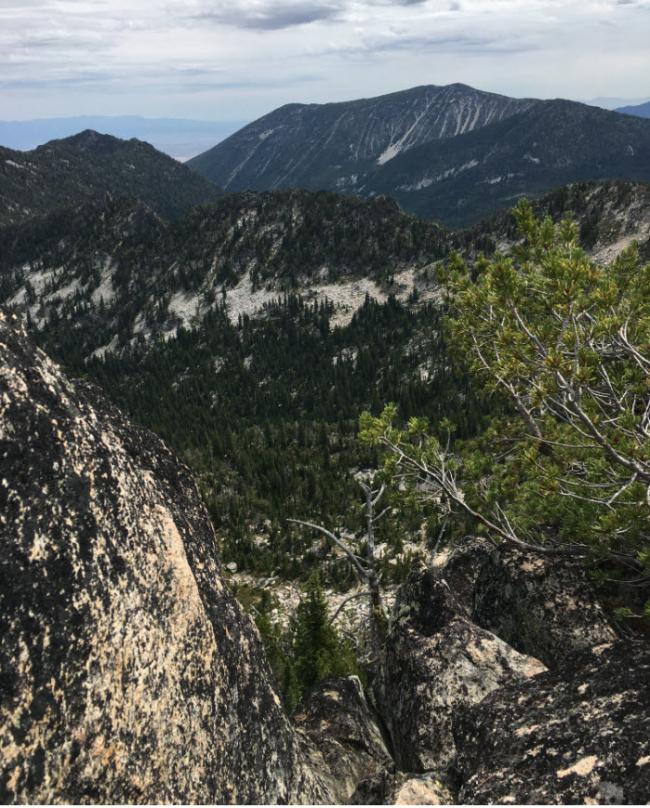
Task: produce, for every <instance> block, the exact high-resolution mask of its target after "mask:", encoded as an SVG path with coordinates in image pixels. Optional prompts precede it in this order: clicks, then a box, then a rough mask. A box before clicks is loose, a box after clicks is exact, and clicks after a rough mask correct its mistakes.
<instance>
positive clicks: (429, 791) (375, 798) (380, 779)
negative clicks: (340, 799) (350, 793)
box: [353, 769, 455, 805]
mask: <svg viewBox="0 0 650 808" xmlns="http://www.w3.org/2000/svg"><path fill="white" fill-rule="evenodd" d="M353 804H354V805H454V804H455V795H454V792H453V790H452V789H451V788H450V787H449V785H448V784H446V783H445V782H444V781H443V780H442V779H441V778H440V777H439V776H438V775H437V774H435V773H433V772H425V773H424V774H409V773H407V772H395V771H394V770H390V769H386V770H384V771H382V772H378V773H377V774H375V775H373V776H372V777H370V778H368V779H367V780H364V781H362V782H361V783H360V784H359V786H358V788H357V790H356V792H355V794H354V797H353Z"/></svg>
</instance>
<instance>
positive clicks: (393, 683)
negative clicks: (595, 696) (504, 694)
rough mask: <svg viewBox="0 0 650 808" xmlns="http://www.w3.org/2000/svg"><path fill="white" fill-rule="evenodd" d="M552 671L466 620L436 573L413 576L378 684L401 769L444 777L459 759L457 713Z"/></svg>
mask: <svg viewBox="0 0 650 808" xmlns="http://www.w3.org/2000/svg"><path fill="white" fill-rule="evenodd" d="M545 670H546V668H545V666H544V665H543V664H542V663H541V662H540V661H539V660H537V659H534V658H532V657H529V656H524V655H523V654H520V653H519V652H518V651H516V650H515V649H514V648H512V647H511V646H509V645H508V644H507V643H505V642H503V640H501V639H499V638H498V637H496V636H495V635H494V634H492V633H490V632H489V631H485V630H484V629H482V628H480V627H479V626H477V625H475V624H474V623H472V622H471V621H470V620H469V619H467V617H466V616H465V613H464V610H463V608H462V606H461V605H460V604H459V603H458V602H457V601H456V600H455V598H454V597H453V596H452V594H451V591H450V589H449V586H448V585H447V583H446V582H445V581H441V580H440V579H439V578H437V577H436V573H434V572H433V571H432V570H431V569H425V568H422V569H417V570H414V571H413V572H412V573H411V574H410V575H409V578H408V579H407V581H406V582H405V584H404V585H403V586H402V587H401V589H400V590H399V592H398V595H397V601H396V604H395V611H394V616H393V619H392V621H391V625H390V629H389V632H388V636H387V639H386V647H385V653H384V658H383V660H382V664H381V668H380V672H379V674H378V678H377V682H376V684H375V690H376V697H377V704H378V707H379V709H380V711H381V713H382V715H383V717H384V721H385V723H386V725H387V727H388V730H389V733H390V736H391V739H392V744H393V750H394V756H395V762H396V764H397V767H398V768H399V769H401V770H402V771H406V772H426V771H429V770H434V771H444V770H445V769H447V768H448V767H450V766H451V765H452V764H453V762H454V760H455V756H456V748H455V745H454V738H453V735H452V720H453V718H454V716H455V714H456V712H457V711H458V710H459V709H460V708H461V707H462V706H467V705H470V704H477V703H478V702H480V701H481V700H482V699H484V698H485V697H486V696H487V695H488V694H489V693H491V692H492V691H493V690H496V689H497V688H500V687H503V686H504V685H506V684H509V683H511V682H513V681H517V680H526V679H529V678H531V677H534V676H537V675H538V674H540V673H541V672H543V671H545Z"/></svg>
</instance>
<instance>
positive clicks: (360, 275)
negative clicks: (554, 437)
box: [0, 183, 650, 577]
mask: <svg viewBox="0 0 650 808" xmlns="http://www.w3.org/2000/svg"><path fill="white" fill-rule="evenodd" d="M539 209H540V211H542V210H543V211H546V212H549V213H550V214H551V215H553V217H554V218H556V219H557V218H561V217H563V216H565V215H567V214H572V215H575V216H577V218H578V220H579V221H580V223H581V226H582V231H583V236H584V240H585V244H586V245H587V246H589V247H590V248H592V249H593V250H594V251H595V252H596V253H597V254H599V253H601V252H602V251H605V253H603V254H607V255H609V254H611V253H612V252H616V251H618V250H620V249H621V248H622V247H623V246H625V245H626V244H628V243H629V242H630V241H631V239H632V238H633V237H636V238H639V239H641V241H642V242H643V236H644V234H646V241H645V242H643V243H645V244H647V241H648V239H647V234H648V232H649V229H650V191H649V186H645V185H639V184H633V183H607V184H594V183H582V184H578V185H575V186H572V187H571V188H568V189H565V190H562V191H559V192H556V193H553V194H551V195H549V196H548V197H545V198H544V200H542V201H541V202H540V203H539ZM514 238H515V232H514V222H513V220H512V217H511V215H510V214H508V215H505V214H504V215H501V216H498V217H495V218H493V219H490V220H488V221H486V222H485V223H483V224H482V225H478V226H476V227H474V228H472V229H470V230H466V231H462V232H456V233H453V232H449V231H445V230H443V229H441V228H439V227H437V226H436V225H434V224H432V223H430V222H425V221H421V220H418V219H416V218H414V217H412V216H410V215H407V214H405V213H403V212H401V211H399V209H398V208H397V206H396V205H395V203H393V202H392V201H390V200H386V199H373V200H366V201H364V200H359V199H356V198H354V197H345V196H338V195H336V194H331V193H326V192H321V193H310V192H305V191H282V192H272V193H263V194H244V193H242V194H231V195H227V196H224V197H223V198H222V199H220V200H219V201H218V202H217V203H216V204H214V205H210V206H206V207H203V208H199V209H196V210H194V211H192V212H190V213H189V214H187V215H186V216H185V217H183V218H181V219H180V220H179V221H177V222H175V223H167V222H165V221H163V220H162V219H160V218H159V217H158V216H156V215H155V214H154V213H153V212H152V211H151V210H150V209H148V208H147V207H146V206H144V205H143V204H142V203H141V202H138V201H137V200H133V199H129V198H117V199H116V198H108V199H106V200H104V201H103V202H100V203H93V204H90V205H86V206H82V207H80V208H76V209H73V210H70V211H64V212H61V213H58V214H52V215H50V216H48V217H44V218H42V219H40V220H34V221H30V222H27V223H24V224H22V225H17V226H13V227H8V228H4V230H0V302H4V303H5V304H6V303H9V304H10V305H13V306H15V307H16V308H18V309H21V310H25V309H27V310H28V311H29V317H30V321H31V325H32V329H33V331H34V332H35V333H36V334H37V335H38V339H39V341H40V343H41V344H42V345H44V346H46V347H47V348H48V350H50V351H52V352H53V354H54V355H55V356H57V357H58V358H59V359H62V360H63V361H65V363H66V364H67V365H68V366H69V367H72V368H74V369H75V371H76V372H78V373H80V372H82V373H86V374H90V375H91V376H92V377H93V378H95V379H96V380H98V381H99V382H100V383H101V384H102V386H103V387H104V388H105V389H106V390H108V391H110V394H111V396H112V397H113V398H114V399H115V400H116V401H117V402H119V403H120V405H121V406H123V407H124V408H125V409H126V410H127V411H128V412H129V413H131V414H132V415H133V416H134V417H135V418H136V419H137V420H138V421H140V422H142V423H144V424H145V425H146V426H148V427H150V428H151V429H153V430H154V431H156V432H158V434H160V435H162V436H164V438H165V439H166V440H168V441H169V442H170V444H171V445H172V446H173V447H174V448H175V449H176V450H177V451H178V452H179V453H180V454H181V455H182V456H183V457H184V459H185V460H186V461H187V462H188V463H189V464H190V465H191V466H192V468H193V469H194V470H195V472H196V473H197V474H198V475H199V477H200V480H201V483H202V486H203V493H204V496H205V497H206V500H207V502H208V503H209V505H210V508H211V513H212V515H213V518H214V520H215V524H216V525H217V528H218V530H219V535H220V537H221V539H222V541H223V549H224V552H225V554H226V558H227V560H228V561H235V562H236V563H238V564H239V565H240V567H241V568H244V569H254V570H257V571H258V572H260V573H268V572H270V571H271V570H275V571H280V573H281V575H283V576H294V575H300V574H302V571H303V568H302V567H301V566H300V565H298V566H296V565H297V563H298V562H297V561H296V557H297V556H299V555H300V554H301V553H302V552H303V551H305V552H306V551H307V549H308V548H309V546H310V545H309V542H307V543H303V542H302V541H301V540H299V539H298V538H297V537H296V536H295V535H293V534H292V533H291V532H287V531H286V530H285V528H284V519H285V518H286V517H288V516H292V515H296V514H310V515H311V516H313V517H314V518H316V517H319V518H321V519H322V520H324V521H330V522H332V521H336V520H337V519H340V518H342V515H343V514H346V517H345V518H346V519H347V520H348V521H350V522H351V523H355V520H357V519H358V518H360V515H359V514H358V512H357V510H356V498H357V490H356V485H355V483H354V481H353V480H352V479H351V477H350V474H349V469H350V468H358V467H364V466H365V465H368V464H372V463H373V457H372V455H371V454H368V452H367V451H366V450H363V449H362V448H361V447H360V446H359V445H358V444H357V443H356V441H355V434H356V432H357V416H358V413H359V412H360V411H362V410H363V409H371V410H372V411H374V412H377V411H378V410H379V409H380V408H381V406H382V405H383V404H384V403H385V402H387V401H395V402H397V403H398V404H399V406H400V410H401V412H402V413H403V414H404V415H405V416H406V417H408V416H410V415H427V416H428V417H430V418H431V419H432V421H436V420H438V419H440V418H441V417H445V416H446V417H450V418H451V419H452V420H453V421H454V422H455V424H456V425H457V429H458V432H459V434H461V435H467V434H471V433H472V432H473V431H475V430H476V429H477V427H478V425H479V424H480V423H481V420H482V418H484V416H485V414H486V412H488V411H489V406H492V405H486V403H485V402H480V401H479V400H478V399H477V397H476V394H475V392H473V391H472V389H471V387H470V385H469V382H468V379H467V377H466V375H464V374H463V373H462V372H461V371H460V370H458V369H455V368H454V367H453V366H450V361H449V346H448V345H447V343H446V339H445V335H444V333H443V332H442V330H441V323H440V320H441V311H440V306H439V304H438V303H439V300H440V292H439V285H438V282H437V270H436V265H437V263H438V262H439V261H440V260H441V259H443V258H444V257H445V256H446V255H448V254H449V252H450V251H451V250H453V249H458V250H460V251H461V252H463V253H465V254H466V255H469V256H472V255H474V254H476V252H477V251H479V250H483V251H486V252H493V251H494V250H495V249H496V248H497V247H499V246H501V247H503V246H505V247H507V246H508V245H509V244H511V243H512V242H513V240H514ZM644 249H647V248H645V247H644ZM180 326H183V328H182V329H180ZM265 523H266V524H265ZM251 525H253V526H254V528H251ZM382 530H385V531H386V535H387V537H389V536H391V535H393V533H394V535H395V536H397V535H400V530H401V528H399V527H398V526H396V525H393V523H392V522H391V521H390V520H389V521H387V522H386V523H385V526H384V527H382ZM255 531H257V538H256V539H255V541H256V542H257V544H255V546H254V547H253V545H252V544H251V542H253V534H254V533H255ZM301 563H302V562H301ZM306 567H307V568H308V567H309V563H308V562H307V563H306ZM332 574H333V575H335V577H336V575H339V574H340V570H339V572H336V570H335V571H334V573H332ZM393 574H395V575H399V574H400V573H399V568H396V569H395V570H392V572H391V573H390V575H393ZM387 575H389V574H388V573H387ZM389 577H390V576H389Z"/></svg>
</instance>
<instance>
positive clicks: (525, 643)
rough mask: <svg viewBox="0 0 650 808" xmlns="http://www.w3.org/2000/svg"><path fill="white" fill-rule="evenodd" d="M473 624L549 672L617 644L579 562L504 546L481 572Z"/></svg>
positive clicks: (492, 556) (494, 552)
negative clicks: (574, 655) (593, 649)
mask: <svg viewBox="0 0 650 808" xmlns="http://www.w3.org/2000/svg"><path fill="white" fill-rule="evenodd" d="M472 619H473V620H474V621H475V622H476V623H478V624H479V625H480V626H482V627H483V628H485V629H488V630H489V631H493V632H494V633H495V634H496V635H497V636H498V637H501V639H502V640H505V641H506V642H507V643H509V644H510V645H512V646H513V648H516V649H517V650H518V651H521V652H522V653H523V654H531V655H532V656H535V657H537V658H538V659H541V660H542V661H543V662H544V663H545V664H546V665H548V666H549V667H552V666H554V665H557V664H558V663H560V662H561V661H562V660H563V659H564V658H565V657H566V656H567V655H568V654H571V653H573V652H574V651H579V650H583V649H587V648H591V647H592V646H594V645H600V644H602V643H608V642H612V641H613V640H615V639H616V638H617V634H616V632H615V630H614V628H613V627H612V625H611V624H610V622H609V620H608V618H607V616H606V614H605V612H604V610H603V608H602V606H601V605H600V603H599V602H598V600H597V599H596V596H595V594H594V591H593V588H592V586H591V584H590V583H589V580H588V578H587V573H586V570H585V568H584V566H582V565H581V564H580V562H577V561H576V562H572V561H570V560H568V559H566V558H560V557H557V556H535V555H524V554H523V553H521V552H519V551H517V550H514V549H511V548H509V547H505V546H500V547H499V548H498V549H495V550H494V551H493V552H492V553H490V555H489V556H488V557H487V559H486V562H485V563H484V564H483V565H482V567H481V571H480V573H479V575H478V577H477V580H476V590H475V594H474V608H473V612H472Z"/></svg>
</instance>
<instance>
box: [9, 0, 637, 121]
mask: <svg viewBox="0 0 650 808" xmlns="http://www.w3.org/2000/svg"><path fill="white" fill-rule="evenodd" d="M649 43H650V0H401V2H386V0H302V2H298V0H159V1H156V0H0V119H3V120H10V119H16V120H25V119H29V118H42V117H51V116H68V115H98V114H102V115H122V114H138V115H145V116H151V117H156V116H164V117H181V118H182V117H186V118H196V119H203V120H215V121H229V120H233V121H235V120H236V121H242V120H252V119H254V118H256V117H258V116H260V115H262V114H264V113H266V112H269V111H270V110H272V109H274V108H276V107H278V106H280V105H281V104H285V103H289V102H318V103H322V102H326V101H343V100H348V99H353V98H361V97H368V96H375V95H381V94H383V93H387V92H393V91H396V90H401V89H406V88H408V87H413V86H416V85H422V84H438V85H441V84H449V83H453V82H464V83H466V84H470V85H472V86H474V87H477V88H479V89H483V90H490V91H494V92H500V93H504V94H506V95H513V96H520V97H521V96H532V97H541V98H556V97H565V98H572V99H576V100H588V99H592V98H595V97H601V96H613V97H616V98H624V99H639V100H640V99H647V98H650V45H649Z"/></svg>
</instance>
